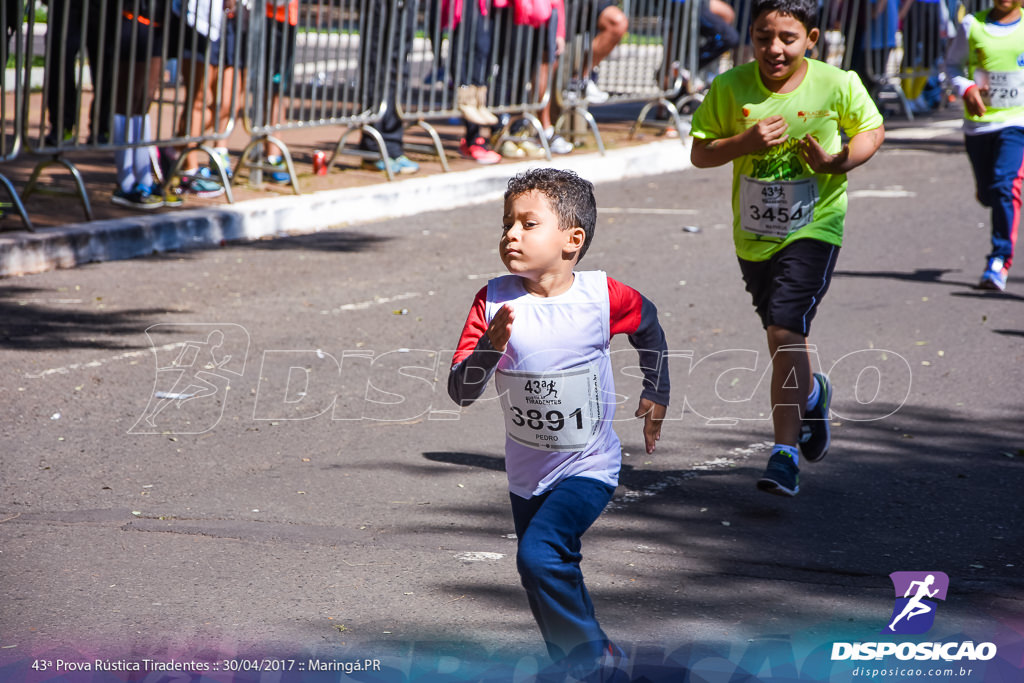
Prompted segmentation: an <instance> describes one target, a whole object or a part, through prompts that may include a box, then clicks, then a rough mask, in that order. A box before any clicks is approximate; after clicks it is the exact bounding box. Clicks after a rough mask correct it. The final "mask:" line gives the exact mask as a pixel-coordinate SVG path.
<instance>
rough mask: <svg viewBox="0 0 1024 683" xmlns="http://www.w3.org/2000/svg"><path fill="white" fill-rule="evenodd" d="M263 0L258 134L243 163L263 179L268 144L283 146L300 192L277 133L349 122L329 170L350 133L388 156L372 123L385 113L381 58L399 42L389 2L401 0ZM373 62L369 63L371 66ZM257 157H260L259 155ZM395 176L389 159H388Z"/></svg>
mask: <svg viewBox="0 0 1024 683" xmlns="http://www.w3.org/2000/svg"><path fill="white" fill-rule="evenodd" d="M263 4H264V3H263V0H257V7H256V9H255V10H254V11H253V12H252V15H251V20H250V22H249V24H248V30H249V46H248V48H249V49H248V59H247V60H246V63H247V64H248V65H249V87H248V88H247V91H246V95H245V101H246V112H247V114H246V118H245V125H246V129H247V130H248V132H249V133H250V135H251V136H252V139H251V140H250V142H249V144H248V145H247V146H246V148H245V150H244V151H243V153H242V164H243V165H245V166H248V167H249V168H250V169H251V170H252V172H253V173H252V178H251V179H253V180H255V183H256V184H259V182H261V179H262V178H261V176H262V173H263V172H265V171H268V170H272V168H273V167H271V166H270V165H269V164H268V163H267V161H266V152H265V150H264V148H265V147H269V146H276V147H277V148H278V149H279V150H280V151H281V156H282V158H283V161H284V164H285V167H286V168H287V172H288V176H289V179H290V183H291V185H292V188H293V189H294V191H295V192H296V193H298V192H299V186H298V181H297V179H296V173H295V167H294V164H293V161H292V156H291V153H290V152H289V150H288V147H287V145H286V144H285V143H284V142H282V141H281V140H280V139H279V138H278V137H277V133H279V132H281V131H286V130H296V129H300V128H308V127H313V126H345V127H346V129H345V131H344V133H343V134H342V136H341V138H340V139H339V141H338V144H337V146H336V148H335V153H334V154H332V155H331V157H330V159H329V160H328V161H327V162H326V168H327V169H328V172H329V170H330V168H332V167H333V166H334V164H335V162H336V161H337V157H338V153H339V151H340V150H341V148H342V147H343V146H344V143H345V140H346V138H347V136H348V135H349V134H350V133H352V132H354V131H359V130H361V131H364V132H366V133H367V134H369V135H371V136H372V137H373V138H374V139H375V140H376V141H377V142H378V145H379V147H380V151H381V155H382V156H383V157H385V158H386V151H385V149H384V143H383V141H382V140H381V137H380V134H379V133H378V132H377V131H376V130H375V129H374V128H373V125H372V124H374V123H375V122H376V121H378V120H379V119H380V118H381V116H382V115H383V114H384V106H383V104H382V102H383V92H384V88H385V87H386V85H387V82H386V79H383V78H381V69H380V64H381V63H382V62H383V60H384V58H385V56H386V55H388V54H390V52H389V51H390V50H391V49H393V43H391V42H390V39H389V33H390V31H391V26H390V25H388V23H387V22H386V20H385V19H386V13H385V12H382V10H385V11H386V9H387V8H386V7H382V5H390V4H394V0H313V1H309V0H307V1H306V2H303V3H302V4H300V3H299V2H298V0H266V3H265V9H266V11H263V9H264V8H263V7H262V5H263ZM367 65H370V66H369V68H368V66H367ZM251 157H256V158H257V159H256V161H253V160H252V159H251ZM385 169H386V171H387V173H388V177H389V178H390V164H389V163H387V164H385Z"/></svg>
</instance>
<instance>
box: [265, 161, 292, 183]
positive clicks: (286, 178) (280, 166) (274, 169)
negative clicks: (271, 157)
mask: <svg viewBox="0 0 1024 683" xmlns="http://www.w3.org/2000/svg"><path fill="white" fill-rule="evenodd" d="M270 166H271V171H270V182H272V183H290V182H291V181H292V177H291V175H289V174H288V167H287V166H285V163H284V159H281V160H280V161H272V162H271V163H270Z"/></svg>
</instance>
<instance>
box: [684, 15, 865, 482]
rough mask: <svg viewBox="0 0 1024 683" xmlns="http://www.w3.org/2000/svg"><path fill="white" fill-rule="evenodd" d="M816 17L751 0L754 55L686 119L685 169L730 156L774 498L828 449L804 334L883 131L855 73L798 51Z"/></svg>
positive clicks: (812, 36)
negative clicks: (768, 371)
mask: <svg viewBox="0 0 1024 683" xmlns="http://www.w3.org/2000/svg"><path fill="white" fill-rule="evenodd" d="M817 12H818V6H817V3H816V2H815V0H755V2H754V6H753V9H752V11H751V16H752V17H753V20H752V22H751V27H750V35H751V39H752V43H753V46H754V57H755V61H754V62H752V63H749V64H744V65H741V66H738V67H736V68H734V69H732V70H730V71H728V72H726V73H724V74H722V75H720V76H719V77H718V78H716V79H715V80H714V81H713V82H712V85H711V90H710V91H709V92H708V94H707V97H706V98H705V99H704V101H703V103H702V104H701V105H700V107H699V108H698V109H697V111H696V112H695V113H694V116H693V130H692V134H693V137H694V141H693V147H692V149H691V160H692V161H693V164H694V166H697V167H698V168H709V167H713V166H721V165H723V164H726V163H728V162H730V161H731V162H732V163H733V184H732V208H733V241H734V243H735V245H736V254H737V256H738V257H739V263H740V270H741V271H742V273H743V280H744V282H745V283H746V288H747V291H748V292H750V294H751V296H752V297H753V301H754V306H755V308H756V309H757V313H758V315H760V317H761V322H762V324H763V326H764V328H765V331H766V333H767V338H768V350H769V352H770V353H771V357H772V379H771V404H772V423H773V426H774V430H775V445H774V446H773V447H772V454H771V457H770V458H769V460H768V467H767V469H766V470H765V473H764V475H763V476H762V478H761V479H760V480H758V482H757V487H758V488H759V489H761V490H762V491H766V492H768V493H774V494H777V495H781V496H794V495H796V494H797V492H798V491H799V490H800V487H799V459H800V453H802V454H803V457H804V459H806V460H808V461H810V462H815V461H817V460H820V459H822V458H823V457H825V454H826V453H827V452H828V448H829V444H830V439H831V436H830V432H829V405H830V402H831V399H832V386H831V384H830V383H829V380H828V378H827V377H825V376H824V375H822V374H819V373H814V374H813V375H812V373H811V364H810V357H809V354H808V350H807V335H808V333H809V332H810V324H811V319H812V318H813V317H814V314H815V312H816V310H817V307H818V304H819V303H820V302H821V298H822V297H823V296H824V295H825V292H826V291H827V290H828V286H829V282H830V281H831V279H832V271H833V269H834V268H835V264H836V257H837V255H838V253H839V247H841V246H842V239H843V223H844V220H845V218H846V173H847V172H848V171H850V170H852V169H854V168H856V167H857V166H860V165H861V164H863V163H864V162H866V161H867V160H868V159H870V158H871V156H872V155H874V153H875V152H876V151H877V150H878V148H879V146H880V145H881V144H882V139H883V138H884V131H883V129H882V117H881V115H880V114H879V113H878V109H877V108H876V107H875V105H874V103H873V102H872V101H871V98H870V97H869V96H868V93H867V90H866V89H865V88H864V85H863V84H862V83H861V81H860V78H859V77H858V76H857V75H856V74H855V73H852V72H848V71H843V70H841V69H837V68H835V67H832V66H830V65H828V64H825V63H823V62H819V61H816V60H813V59H808V58H807V57H806V56H805V55H806V54H807V52H809V51H810V50H811V48H813V47H814V44H815V43H816V42H817V40H818V33H819V32H818V29H817ZM841 131H842V132H844V133H846V135H847V136H848V138H849V141H848V142H847V144H843V142H842V139H841V137H840V132H841ZM794 380H795V381H794Z"/></svg>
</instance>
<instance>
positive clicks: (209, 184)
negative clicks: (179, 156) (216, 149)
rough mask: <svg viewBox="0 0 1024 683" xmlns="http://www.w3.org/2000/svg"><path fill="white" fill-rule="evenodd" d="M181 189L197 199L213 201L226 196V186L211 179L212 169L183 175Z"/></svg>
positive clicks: (203, 169) (202, 169)
mask: <svg viewBox="0 0 1024 683" xmlns="http://www.w3.org/2000/svg"><path fill="white" fill-rule="evenodd" d="M181 189H182V191H183V192H187V193H189V194H190V195H193V196H195V197H200V198H202V199H212V198H213V197H219V196H221V195H222V194H224V186H223V185H221V184H220V183H218V182H217V181H215V180H214V179H213V178H211V177H210V169H208V168H201V169H199V170H197V171H196V172H194V173H183V174H182V175H181Z"/></svg>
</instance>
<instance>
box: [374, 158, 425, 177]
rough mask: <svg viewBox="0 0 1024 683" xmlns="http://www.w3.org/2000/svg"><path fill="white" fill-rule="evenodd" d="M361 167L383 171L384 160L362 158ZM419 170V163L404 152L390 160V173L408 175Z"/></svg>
mask: <svg viewBox="0 0 1024 683" xmlns="http://www.w3.org/2000/svg"><path fill="white" fill-rule="evenodd" d="M363 168H365V169H367V170H370V171H380V172H381V173H383V172H384V160H383V159H377V160H376V161H374V160H373V159H365V160H363ZM419 170H420V165H419V164H417V163H416V162H415V161H413V160H412V159H410V158H409V157H407V156H405V155H404V154H403V155H401V156H398V157H394V158H393V159H392V160H391V175H410V174H412V173H416V172H417V171H419Z"/></svg>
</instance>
